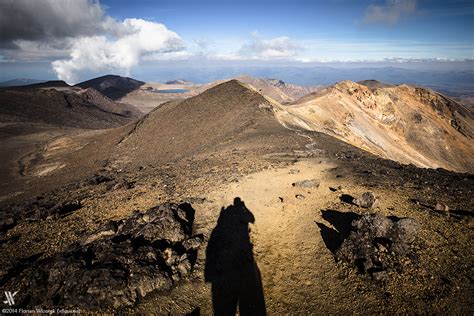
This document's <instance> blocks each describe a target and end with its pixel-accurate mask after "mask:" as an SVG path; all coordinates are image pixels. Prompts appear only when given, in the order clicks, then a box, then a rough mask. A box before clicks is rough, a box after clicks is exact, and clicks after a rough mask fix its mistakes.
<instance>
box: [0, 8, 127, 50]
mask: <svg viewBox="0 0 474 316" xmlns="http://www.w3.org/2000/svg"><path fill="white" fill-rule="evenodd" d="M120 28H121V26H120V23H118V22H117V21H115V20H114V19H113V18H111V17H109V16H107V15H106V14H105V13H104V11H103V9H102V7H101V6H100V4H99V3H98V2H91V1H88V0H41V1H31V0H2V1H0V42H1V45H2V46H3V47H10V48H12V47H15V46H16V41H18V40H24V41H25V40H26V41H40V40H41V41H48V40H57V39H58V38H68V37H70V38H71V37H78V36H92V35H96V34H98V33H103V32H113V33H116V32H121V30H120Z"/></svg>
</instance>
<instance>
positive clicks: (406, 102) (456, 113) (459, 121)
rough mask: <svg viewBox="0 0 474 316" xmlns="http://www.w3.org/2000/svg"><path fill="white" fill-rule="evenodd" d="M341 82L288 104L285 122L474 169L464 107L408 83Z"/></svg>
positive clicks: (383, 150) (419, 162)
mask: <svg viewBox="0 0 474 316" xmlns="http://www.w3.org/2000/svg"><path fill="white" fill-rule="evenodd" d="M369 86H371V87H368V86H365V85H362V84H358V83H355V82H351V81H343V82H340V83H338V84H336V85H334V86H331V87H328V88H325V89H323V90H321V91H318V92H316V93H313V94H309V95H307V96H305V97H303V98H302V99H300V100H299V101H298V102H295V103H294V104H292V105H291V106H287V107H284V109H283V111H282V113H281V115H280V118H281V121H282V122H283V123H284V124H285V125H287V126H289V127H293V128H299V129H304V130H313V131H320V132H324V133H326V134H328V135H331V136H335V137H337V138H339V139H341V140H343V141H345V142H347V143H349V144H352V145H354V146H357V147H359V148H362V149H364V150H367V151H369V152H371V153H374V154H376V155H378V156H381V157H383V158H387V159H392V160H395V161H399V162H402V163H406V164H408V163H412V164H415V165H416V166H419V167H429V168H439V167H441V168H445V169H450V170H456V171H460V172H466V171H471V172H472V171H473V170H474V146H473V141H474V140H473V136H474V117H473V114H472V112H470V111H469V110H468V109H466V108H465V107H464V106H463V105H461V104H459V103H457V102H456V101H454V100H452V99H449V98H447V97H445V96H443V95H441V94H439V93H436V92H434V91H432V90H429V89H425V88H420V87H413V86H408V85H400V86H388V85H381V84H380V85H373V84H371V85H369Z"/></svg>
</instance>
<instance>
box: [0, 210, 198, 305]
mask: <svg viewBox="0 0 474 316" xmlns="http://www.w3.org/2000/svg"><path fill="white" fill-rule="evenodd" d="M193 221H194V209H193V208H192V207H191V205H190V204H187V203H184V204H180V205H178V204H171V203H165V204H161V205H158V206H156V207H153V208H151V209H149V210H147V211H146V212H143V213H141V212H138V211H136V212H135V213H134V214H132V215H131V216H130V217H128V218H126V219H124V220H118V221H110V222H108V223H106V224H105V225H103V226H102V227H101V228H100V229H98V230H97V231H96V232H94V233H92V234H88V235H85V236H84V238H83V239H82V241H81V242H78V243H77V244H75V245H73V246H72V247H70V249H68V250H67V251H65V252H63V253H59V254H58V255H56V256H54V257H50V258H46V259H42V260H36V261H35V262H33V263H31V264H29V265H28V266H27V267H23V266H22V267H21V269H20V270H18V269H17V267H16V266H13V267H11V270H12V271H19V272H18V273H8V272H7V273H6V275H8V278H3V280H2V282H3V283H4V284H5V283H6V285H7V286H11V287H14V288H15V289H17V290H18V291H19V293H21V297H19V303H18V306H20V307H34V306H43V307H58V306H62V307H74V308H81V309H90V308H93V309H108V308H114V309H116V308H119V307H123V306H133V305H134V304H135V303H136V302H137V300H138V299H139V298H140V297H144V296H146V295H147V294H148V293H150V292H152V291H154V290H169V289H170V288H171V287H172V285H173V284H174V283H175V282H177V281H178V280H180V279H181V278H183V277H185V276H186V275H188V274H189V273H191V271H192V269H193V266H194V264H195V262H196V258H197V249H198V248H199V247H200V245H201V243H202V241H203V236H202V235H193V234H192V227H193Z"/></svg>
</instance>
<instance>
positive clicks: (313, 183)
mask: <svg viewBox="0 0 474 316" xmlns="http://www.w3.org/2000/svg"><path fill="white" fill-rule="evenodd" d="M320 183H321V182H320V181H319V180H318V179H311V180H302V181H297V182H294V183H292V184H291V185H292V186H294V187H297V188H319V185H320Z"/></svg>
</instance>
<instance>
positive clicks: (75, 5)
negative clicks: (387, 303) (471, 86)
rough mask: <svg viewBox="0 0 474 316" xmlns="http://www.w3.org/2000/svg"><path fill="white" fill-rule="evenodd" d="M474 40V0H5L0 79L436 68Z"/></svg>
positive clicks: (464, 54)
mask: <svg viewBox="0 0 474 316" xmlns="http://www.w3.org/2000/svg"><path fill="white" fill-rule="evenodd" d="M71 12H74V14H73V15H71ZM20 18H21V19H22V21H23V23H18V20H19V19H20ZM473 47H474V1H472V0H469V1H466V0H451V1H439V0H360V1H355V0H325V1H288V0H286V1H279V0H273V1H269V0H260V1H256V0H254V1H247V0H241V1H228V0H220V1H209V0H206V1H189V0H188V1H177V0H175V1H168V0H166V1H163V0H161V1H151V0H138V1H125V0H102V1H100V2H98V1H91V0H41V1H29V0H2V1H1V2H0V67H1V68H2V69H0V70H2V73H3V74H2V75H0V79H5V78H6V77H18V76H22V77H25V76H28V77H41V78H45V77H57V78H60V79H64V80H66V81H68V82H75V81H77V80H79V79H82V78H84V77H85V76H91V75H96V74H97V75H99V74H103V73H110V72H113V73H119V74H124V75H131V74H133V73H141V72H143V71H144V67H150V65H151V66H152V67H154V68H155V69H159V66H160V65H166V66H169V65H170V64H176V65H177V66H181V67H185V66H186V65H196V64H199V65H202V66H209V67H210V66H213V65H215V64H222V63H225V64H226V65H227V66H232V65H234V66H235V67H239V66H241V65H249V64H255V63H258V64H259V65H267V66H268V65H273V64H278V65H283V64H284V65H285V66H288V65H297V66H302V67H303V66H305V65H313V64H317V63H321V62H322V63H328V62H332V63H334V62H335V63H338V62H358V63H360V62H367V63H373V62H374V61H375V62H381V63H384V62H394V63H397V64H398V65H401V64H403V63H407V62H408V63H413V62H417V63H419V64H421V63H425V62H429V64H430V65H432V64H433V60H435V61H438V62H440V63H446V62H447V61H449V60H451V61H452V60H454V61H462V60H466V59H473V58H474V49H473ZM469 64H470V65H472V63H469ZM29 66H30V67H29ZM28 69H30V70H28ZM28 71H29V72H28Z"/></svg>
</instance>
